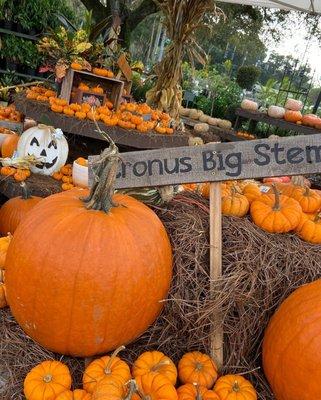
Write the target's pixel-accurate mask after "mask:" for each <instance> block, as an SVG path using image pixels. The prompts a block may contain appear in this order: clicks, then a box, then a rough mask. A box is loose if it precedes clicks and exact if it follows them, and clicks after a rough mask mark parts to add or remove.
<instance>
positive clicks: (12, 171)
mask: <svg viewBox="0 0 321 400" xmlns="http://www.w3.org/2000/svg"><path fill="white" fill-rule="evenodd" d="M0 171H1V175H5V176H12V175H14V174H15V173H16V172H17V170H16V169H15V168H13V167H1V170H0Z"/></svg>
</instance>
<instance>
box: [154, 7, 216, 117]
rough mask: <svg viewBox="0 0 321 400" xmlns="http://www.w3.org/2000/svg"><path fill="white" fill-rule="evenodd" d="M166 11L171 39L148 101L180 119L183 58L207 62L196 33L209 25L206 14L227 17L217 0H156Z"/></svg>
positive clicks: (158, 68)
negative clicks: (218, 5) (205, 17)
mask: <svg viewBox="0 0 321 400" xmlns="http://www.w3.org/2000/svg"><path fill="white" fill-rule="evenodd" d="M154 1H155V3H156V4H157V5H158V6H159V8H160V9H161V10H162V11H163V14H164V17H165V22H164V24H165V27H166V29H167V34H168V36H169V38H170V39H171V44H170V45H169V46H168V47H167V49H166V52H165V56H164V58H163V60H162V61H161V62H160V63H159V64H158V65H157V66H156V69H155V72H156V75H157V82H156V84H155V86H154V87H153V88H152V89H151V90H150V91H149V92H147V94H146V98H147V102H148V103H149V104H151V105H154V106H156V107H157V108H159V109H160V110H162V111H165V112H168V113H170V115H171V116H172V117H173V118H174V120H175V121H177V123H178V121H179V107H180V105H181V102H182V88H181V86H180V85H181V81H182V60H183V57H184V55H185V54H187V55H188V56H189V58H190V60H191V61H192V62H193V61H194V60H197V61H198V62H201V63H203V64H204V63H205V61H206V55H205V53H204V51H203V50H202V49H201V47H200V46H199V45H198V44H197V43H196V38H195V33H196V31H197V29H198V28H200V27H204V26H206V23H205V22H204V16H205V14H208V15H211V16H212V17H213V18H218V17H220V16H224V14H223V12H222V11H221V10H220V9H219V8H217V7H216V5H215V3H214V2H213V0H154Z"/></svg>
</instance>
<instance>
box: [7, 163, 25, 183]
mask: <svg viewBox="0 0 321 400" xmlns="http://www.w3.org/2000/svg"><path fill="white" fill-rule="evenodd" d="M0 174H1V175H3V176H12V177H13V178H14V180H15V181H17V182H24V181H25V180H27V179H28V178H29V177H30V175H31V172H30V170H29V169H27V168H15V167H9V166H6V167H1V169H0Z"/></svg>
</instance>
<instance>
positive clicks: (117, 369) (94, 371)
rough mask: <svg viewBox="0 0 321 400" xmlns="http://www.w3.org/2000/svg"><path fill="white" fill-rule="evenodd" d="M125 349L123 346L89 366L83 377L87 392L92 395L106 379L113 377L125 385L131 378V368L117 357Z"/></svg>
mask: <svg viewBox="0 0 321 400" xmlns="http://www.w3.org/2000/svg"><path fill="white" fill-rule="evenodd" d="M123 349H124V347H123V346H121V347H119V348H118V349H116V350H115V351H114V353H113V354H112V355H111V356H105V357H101V358H98V359H97V360H94V361H93V362H92V363H90V364H89V365H88V367H87V368H86V370H85V372H84V375H83V388H84V389H85V390H86V391H87V392H89V393H92V392H93V391H94V390H95V388H96V386H97V384H98V383H99V382H101V381H102V380H104V379H105V378H106V377H112V378H113V379H114V380H116V381H117V382H119V383H120V384H123V385H124V384H125V383H126V382H127V381H128V380H129V379H130V378H131V374H130V369H129V366H128V365H127V364H126V363H125V361H122V360H121V359H120V358H119V357H117V354H118V353H119V352H120V351H121V350H123Z"/></svg>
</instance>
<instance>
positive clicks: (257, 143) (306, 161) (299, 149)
mask: <svg viewBox="0 0 321 400" xmlns="http://www.w3.org/2000/svg"><path fill="white" fill-rule="evenodd" d="M95 160H97V156H91V157H89V165H90V164H91V163H93V162H95ZM89 170H90V172H89V181H91V179H92V172H91V168H90V169H89ZM318 172H321V134H317V135H309V136H294V137H287V138H279V139H277V140H275V139H273V140H272V139H260V140H253V141H244V142H236V143H233V142H232V143H215V144H207V145H204V146H196V147H177V148H171V149H160V150H151V151H137V152H130V153H122V154H121V162H120V165H119V172H118V176H117V180H116V189H124V188H138V187H150V186H165V185H174V184H182V183H193V182H197V183H201V182H220V181H226V180H238V179H250V178H264V177H269V176H283V175H290V176H291V175H305V174H313V173H318Z"/></svg>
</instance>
